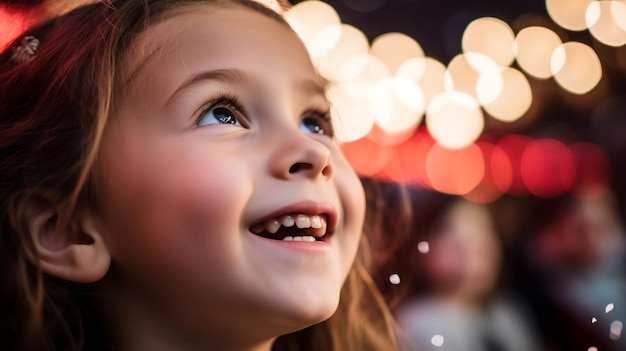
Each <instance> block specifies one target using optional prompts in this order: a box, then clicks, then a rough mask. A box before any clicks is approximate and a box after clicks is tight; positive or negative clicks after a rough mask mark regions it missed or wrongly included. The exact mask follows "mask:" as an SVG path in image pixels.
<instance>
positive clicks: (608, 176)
mask: <svg viewBox="0 0 626 351" xmlns="http://www.w3.org/2000/svg"><path fill="white" fill-rule="evenodd" d="M570 150H571V151H572V155H573V156H574V159H575V160H576V166H577V171H576V174H577V178H576V183H575V184H574V187H573V189H572V193H573V194H574V195H576V196H578V197H579V198H582V199H590V198H597V197H600V196H602V195H604V194H605V193H606V192H607V191H608V190H609V187H610V184H611V180H612V167H611V160H610V158H609V155H608V154H607V153H606V151H604V149H602V148H601V147H599V146H598V145H595V144H593V143H589V142H579V143H575V144H572V145H570Z"/></svg>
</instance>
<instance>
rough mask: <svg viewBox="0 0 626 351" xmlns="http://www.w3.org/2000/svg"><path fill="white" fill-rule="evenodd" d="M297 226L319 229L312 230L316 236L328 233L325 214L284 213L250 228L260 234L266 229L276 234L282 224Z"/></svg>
mask: <svg viewBox="0 0 626 351" xmlns="http://www.w3.org/2000/svg"><path fill="white" fill-rule="evenodd" d="M294 225H295V226H296V227H298V228H300V229H307V228H313V229H319V230H314V231H311V233H310V235H312V236H315V237H318V238H319V237H322V236H324V234H325V233H326V226H327V223H326V218H325V217H324V216H319V215H312V216H309V215H305V214H291V215H283V216H280V217H278V218H272V219H270V220H267V221H265V222H264V223H260V224H257V225H255V226H253V227H252V228H250V230H251V231H252V232H253V233H255V234H259V233H261V232H263V231H264V230H265V231H267V232H269V233H271V234H275V233H276V232H277V231H278V229H280V227H281V226H283V227H287V228H289V227H293V226H294Z"/></svg>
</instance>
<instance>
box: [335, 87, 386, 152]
mask: <svg viewBox="0 0 626 351" xmlns="http://www.w3.org/2000/svg"><path fill="white" fill-rule="evenodd" d="M327 95H328V99H329V100H330V102H331V104H332V110H331V114H332V118H333V123H334V124H335V132H336V134H337V137H338V138H339V139H340V140H342V141H344V142H349V141H354V140H357V139H360V138H363V137H364V136H366V135H367V134H368V133H369V132H370V130H371V129H372V127H373V126H374V116H373V115H372V114H371V112H370V109H369V105H368V100H367V96H359V95H357V94H353V93H350V92H349V91H347V90H346V89H345V87H343V86H341V85H337V84H335V85H331V86H330V87H329V88H328V92H327Z"/></svg>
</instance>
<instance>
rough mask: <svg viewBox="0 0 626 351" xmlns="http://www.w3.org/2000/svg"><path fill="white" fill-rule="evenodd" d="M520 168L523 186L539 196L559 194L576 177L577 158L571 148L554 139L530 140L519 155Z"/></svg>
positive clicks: (571, 183)
mask: <svg viewBox="0 0 626 351" xmlns="http://www.w3.org/2000/svg"><path fill="white" fill-rule="evenodd" d="M520 167H521V175H522V178H523V180H524V183H525V184H526V187H527V188H528V190H529V191H530V192H531V193H532V194H533V195H535V196H538V197H543V198H552V197H557V196H559V195H562V194H564V193H566V192H568V191H569V190H570V189H571V188H572V186H573V185H574V182H575V180H576V160H575V159H574V155H573V154H572V151H571V150H570V149H569V148H568V147H567V145H565V144H563V143H562V142H560V141H558V140H555V139H539V140H535V141H532V142H530V143H529V144H528V145H527V146H526V148H525V150H524V153H523V154H522V158H521V163H520Z"/></svg>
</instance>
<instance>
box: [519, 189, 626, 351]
mask: <svg viewBox="0 0 626 351" xmlns="http://www.w3.org/2000/svg"><path fill="white" fill-rule="evenodd" d="M528 214H529V215H530V221H533V223H529V224H530V225H531V227H530V229H529V233H528V234H529V237H528V239H527V242H526V245H525V246H524V249H523V252H522V254H523V256H522V262H523V264H522V268H523V269H524V270H525V271H524V272H523V274H522V275H521V276H522V277H523V280H521V281H520V282H519V286H520V288H521V291H523V292H524V293H525V295H526V296H528V298H529V301H531V302H532V306H533V309H534V311H535V313H536V315H537V317H538V320H539V322H540V324H539V326H540V327H541V331H542V334H543V337H544V339H546V341H547V342H548V343H549V344H550V345H551V348H550V350H559V351H560V350H563V351H569V350H584V351H586V350H588V349H589V348H591V347H595V348H597V349H598V350H602V351H623V350H626V337H625V336H624V335H622V329H623V323H624V322H625V321H626V279H625V277H626V269H625V267H626V256H625V245H624V243H625V241H624V228H623V225H622V223H621V220H620V219H619V216H618V214H617V210H616V204H615V202H614V198H613V196H612V194H610V193H607V194H605V195H604V196H601V197H596V198H591V199H577V198H575V197H571V196H563V197H560V198H557V199H535V200H534V201H533V202H532V204H531V206H530V208H529V211H528Z"/></svg>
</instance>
